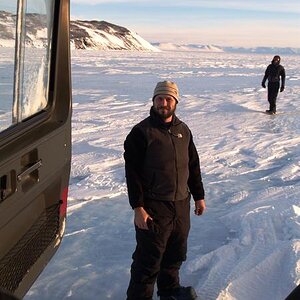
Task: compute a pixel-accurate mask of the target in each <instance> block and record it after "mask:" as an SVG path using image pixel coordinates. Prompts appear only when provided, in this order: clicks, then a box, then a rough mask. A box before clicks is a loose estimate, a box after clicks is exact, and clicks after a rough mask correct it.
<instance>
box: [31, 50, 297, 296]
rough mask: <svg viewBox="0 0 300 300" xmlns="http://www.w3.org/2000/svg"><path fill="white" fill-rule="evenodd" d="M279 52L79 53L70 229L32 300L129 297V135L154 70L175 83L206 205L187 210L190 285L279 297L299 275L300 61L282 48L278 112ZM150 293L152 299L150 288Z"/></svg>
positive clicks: (144, 107) (186, 279) (208, 292)
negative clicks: (269, 80)
mask: <svg viewBox="0 0 300 300" xmlns="http://www.w3.org/2000/svg"><path fill="white" fill-rule="evenodd" d="M271 59H272V55H269V56H268V55H255V54H253V55H238V54H226V53H189V52H176V53H172V52H161V53H141V52H139V53H138V52H92V51H78V52H73V57H72V75H73V102H74V104H73V161H72V171H71V178H70V189H69V204H68V223H67V228H66V235H65V237H64V240H63V242H62V245H61V247H60V249H59V250H58V252H57V254H56V255H55V257H54V259H53V260H52V261H51V262H50V264H49V265H48V266H47V268H46V269H45V271H44V272H43V273H42V274H41V276H40V277H39V279H38V280H37V282H36V283H35V285H34V286H33V287H32V288H31V290H30V291H29V293H28V294H27V296H26V297H25V299H26V300H35V299H39V300H40V299H43V300H47V299H49V300H50V299H51V300H53V299H78V300H82V299H99V300H104V299H113V300H122V299H125V293H126V289H127V285H128V280H129V270H130V264H131V254H132V252H133V250H134V247H135V241H134V228H133V224H132V223H133V213H132V210H131V208H130V207H129V204H128V200H127V195H126V184H125V177H124V161H123V141H124V139H125V137H126V135H127V133H128V132H129V131H130V129H131V128H132V126H133V125H134V124H136V123H137V122H139V121H140V120H141V119H143V118H144V117H146V116H147V115H148V112H149V109H150V106H151V96H152V91H153V88H154V86H155V84H156V82H157V81H159V80H164V79H171V80H174V81H175V82H177V83H178V85H179V88H180V91H181V100H180V103H179V105H178V109H177V114H178V116H179V117H180V118H181V119H182V120H184V121H185V122H186V123H187V124H188V125H189V126H190V128H191V129H192V132H193V135H194V140H195V144H196V147H197V149H198V152H199V155H200V159H201V164H202V173H203V179H204V185H205V189H206V201H207V206H208V208H207V211H206V213H205V214H204V215H203V216H201V217H196V216H194V215H193V216H192V229H191V232H190V237H189V250H188V259H187V261H186V262H185V263H184V265H183V266H182V269H181V280H182V284H183V285H193V286H194V287H195V289H196V291H197V293H198V295H199V299H200V300H216V299H218V300H225V299H226V300H229V299H230V300H233V299H236V300H262V299H272V300H282V299H284V298H285V297H286V296H287V295H288V294H289V292H290V291H291V290H292V289H293V288H294V287H295V286H296V284H299V283H300V147H299V144H300V101H299V100H300V99H299V95H300V75H299V74H300V65H299V56H290V57H283V58H282V64H283V65H284V66H285V68H286V71H287V75H288V76H287V82H286V90H285V91H284V93H281V94H280V95H279V97H278V112H279V113H278V115H276V116H269V115H266V114H264V113H262V112H263V111H265V109H267V108H268V105H267V101H266V90H264V89H262V88H260V82H261V79H262V76H263V72H264V70H265V67H266V65H267V64H268V63H269V62H270V60H271ZM154 299H157V297H156V296H155V297H154Z"/></svg>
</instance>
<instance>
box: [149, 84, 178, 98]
mask: <svg viewBox="0 0 300 300" xmlns="http://www.w3.org/2000/svg"><path fill="white" fill-rule="evenodd" d="M159 94H165V95H170V96H172V97H174V98H175V100H176V101H177V102H178V100H179V90H178V87H177V85H176V83H175V82H172V81H161V82H158V83H157V85H156V87H155V89H154V93H153V99H154V97H155V96H157V95H159Z"/></svg>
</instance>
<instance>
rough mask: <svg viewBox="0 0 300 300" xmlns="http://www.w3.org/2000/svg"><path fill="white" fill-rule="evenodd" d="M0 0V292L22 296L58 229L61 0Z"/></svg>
mask: <svg viewBox="0 0 300 300" xmlns="http://www.w3.org/2000/svg"><path fill="white" fill-rule="evenodd" d="M1 2H2V4H1V3H0V25H2V26H1V31H0V40H1V41H2V42H3V41H4V44H5V43H6V44H7V46H8V47H0V55H1V56H0V58H1V59H0V290H1V291H6V292H7V293H8V294H12V295H14V296H16V297H18V298H22V297H23V296H24V295H25V294H26V292H27V291H28V290H29V288H30V287H31V285H32V284H33V282H34V281H35V280H36V278H37V276H38V275H39V274H40V272H41V271H42V270H43V268H44V267H45V266H46V264H47V263H48V261H49V260H50V259H51V257H52V256H53V255H54V253H55V251H56V250H57V248H58V247H59V245H60V242H61V239H62V237H63V233H64V227H65V220H66V207H67V202H66V201H67V193H68V182H69V174H70V162H71V79H70V50H69V0H18V1H17V0H15V1H13V0H12V1H1ZM2 6H3V7H2ZM3 26H6V27H5V28H6V30H3ZM12 40H13V43H12ZM0 298H1V297H0Z"/></svg>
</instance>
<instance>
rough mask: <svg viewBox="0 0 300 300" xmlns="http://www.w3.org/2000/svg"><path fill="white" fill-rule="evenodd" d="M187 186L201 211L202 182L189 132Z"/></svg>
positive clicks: (197, 159)
mask: <svg viewBox="0 0 300 300" xmlns="http://www.w3.org/2000/svg"><path fill="white" fill-rule="evenodd" d="M188 186H189V189H190V191H191V194H192V196H193V198H194V200H195V205H196V208H197V210H199V213H200V212H201V214H202V213H203V211H204V209H205V201H204V194H205V193H204V188H203V183H202V176H201V169H200V161H199V156H198V152H197V149H196V147H195V144H194V142H193V136H192V134H191V139H190V143H189V179H188Z"/></svg>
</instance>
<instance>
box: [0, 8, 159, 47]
mask: <svg viewBox="0 0 300 300" xmlns="http://www.w3.org/2000/svg"><path fill="white" fill-rule="evenodd" d="M46 22H47V20H46V18H40V15H38V14H28V15H27V21H26V39H25V43H26V45H30V46H32V47H36V48H41V47H44V46H45V45H46V42H47V30H46V27H47V23H46ZM0 30H1V36H0V47H13V46H14V35H15V32H14V30H15V15H13V14H11V13H9V12H4V11H0ZM70 36H71V47H72V48H73V49H93V50H138V51H156V52H157V51H159V50H158V49H157V48H155V47H154V46H152V45H151V44H150V43H149V42H147V41H146V40H144V39H143V38H141V37H140V36H139V35H138V34H136V33H134V32H132V31H130V30H129V29H127V28H125V27H121V26H118V25H114V24H111V23H108V22H105V21H79V20H74V21H71V24H70Z"/></svg>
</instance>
